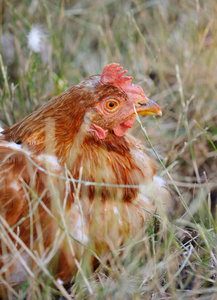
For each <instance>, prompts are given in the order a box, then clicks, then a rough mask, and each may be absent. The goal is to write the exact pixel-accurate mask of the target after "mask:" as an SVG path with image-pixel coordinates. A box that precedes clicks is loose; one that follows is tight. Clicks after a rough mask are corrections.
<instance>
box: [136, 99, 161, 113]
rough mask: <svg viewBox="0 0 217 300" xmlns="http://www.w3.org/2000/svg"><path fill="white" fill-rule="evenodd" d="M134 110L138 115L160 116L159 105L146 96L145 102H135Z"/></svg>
mask: <svg viewBox="0 0 217 300" xmlns="http://www.w3.org/2000/svg"><path fill="white" fill-rule="evenodd" d="M136 111H137V114H138V115H149V116H162V111H161V109H160V107H159V106H158V105H157V104H156V103H155V102H154V101H152V100H150V99H148V98H147V101H146V102H143V101H141V100H140V101H138V102H137V105H136Z"/></svg>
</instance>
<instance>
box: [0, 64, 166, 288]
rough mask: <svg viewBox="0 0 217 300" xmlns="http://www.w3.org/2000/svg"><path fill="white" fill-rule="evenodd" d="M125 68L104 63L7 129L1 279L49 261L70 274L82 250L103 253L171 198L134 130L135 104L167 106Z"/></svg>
mask: <svg viewBox="0 0 217 300" xmlns="http://www.w3.org/2000/svg"><path fill="white" fill-rule="evenodd" d="M122 69H123V68H122V67H119V65H118V64H116V63H112V64H109V65H107V66H106V67H105V68H104V70H103V72H102V75H101V76H100V75H95V76H90V77H89V78H87V79H85V80H83V81H82V82H80V83H79V84H77V85H75V86H73V87H70V88H69V89H68V90H67V91H65V92H63V93H62V94H60V95H59V96H57V97H54V98H53V99H51V100H50V101H49V102H47V103H46V104H45V105H43V106H42V107H41V108H40V109H39V110H37V111H35V112H33V113H32V114H30V115H29V116H27V117H26V118H24V119H23V120H21V121H19V122H17V123H16V124H14V125H13V126H11V127H9V128H7V129H5V130H4V131H2V132H1V134H0V165H1V169H0V220H1V222H0V227H1V229H0V230H1V233H2V234H1V246H0V251H1V252H0V254H1V256H0V266H1V267H2V271H1V273H0V276H1V279H2V280H0V281H2V288H3V286H4V284H6V282H7V283H8V284H9V285H10V286H13V285H16V284H18V283H20V282H22V281H25V280H27V279H28V278H29V277H34V272H35V274H37V272H39V271H41V272H45V273H46V271H45V267H46V270H49V272H50V273H49V274H54V275H55V278H56V279H61V281H63V282H70V280H71V278H72V276H73V275H74V274H75V273H76V272H77V270H78V269H79V270H80V271H81V258H82V257H85V259H84V260H83V261H84V263H87V264H89V265H91V264H93V260H94V259H93V257H94V255H93V254H92V253H94V252H95V253H96V254H95V259H96V257H97V255H98V256H100V258H101V259H102V260H103V255H104V254H105V253H108V251H113V249H117V248H118V247H119V246H121V245H122V244H123V243H124V242H125V241H126V240H127V239H129V238H134V237H135V236H136V235H139V234H141V228H142V227H143V225H144V223H145V222H146V220H147V218H148V217H149V216H150V214H149V213H148V212H147V211H150V212H154V211H155V210H156V204H154V200H155V199H156V198H158V197H157V196H159V195H161V197H160V200H161V202H158V203H157V207H158V211H160V210H161V209H162V207H161V205H160V204H162V206H163V204H165V203H166V202H167V201H168V198H169V197H168V194H167V191H166V189H165V188H164V186H163V185H162V184H160V180H154V178H155V179H156V177H155V173H156V165H155V163H154V162H153V161H152V159H151V158H150V157H149V156H148V155H147V154H145V152H144V149H143V146H142V144H141V142H140V141H139V140H137V139H135V138H134V137H133V136H131V135H129V134H127V130H128V129H129V128H131V127H132V126H133V123H134V117H135V111H136V112H137V114H138V115H156V116H160V115H161V114H162V113H161V110H160V108H159V107H158V105H157V104H156V103H154V102H153V101H151V100H149V99H148V98H147V97H146V96H145V94H144V92H143V90H142V88H141V87H140V86H138V85H134V84H132V83H131V80H132V77H128V76H123V75H124V74H125V73H126V72H127V71H123V70H122ZM98 183H99V184H98ZM120 185H121V186H120ZM123 185H127V187H123ZM135 186H136V187H135ZM139 186H143V194H142V193H141V189H140V188H139ZM144 186H146V188H144ZM143 208H145V209H143ZM86 248H88V249H91V251H92V252H91V253H90V251H88V250H85V249H86ZM47 272H48V271H47ZM46 274H47V273H46ZM52 278H53V277H52ZM55 282H57V281H55Z"/></svg>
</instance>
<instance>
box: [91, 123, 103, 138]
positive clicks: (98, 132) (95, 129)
mask: <svg viewBox="0 0 217 300" xmlns="http://www.w3.org/2000/svg"><path fill="white" fill-rule="evenodd" d="M87 131H88V132H91V131H92V132H94V133H95V134H96V136H97V137H98V138H99V139H100V140H103V139H105V138H106V131H105V130H104V129H103V128H102V127H100V126H97V125H96V124H94V123H91V124H90V125H89V128H88V129H87Z"/></svg>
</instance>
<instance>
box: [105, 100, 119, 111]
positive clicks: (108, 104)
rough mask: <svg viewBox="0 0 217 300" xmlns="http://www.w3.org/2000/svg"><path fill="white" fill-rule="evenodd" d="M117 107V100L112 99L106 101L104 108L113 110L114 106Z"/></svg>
mask: <svg viewBox="0 0 217 300" xmlns="http://www.w3.org/2000/svg"><path fill="white" fill-rule="evenodd" d="M117 107H118V102H117V101H115V100H112V101H107V102H106V108H107V109H108V110H114V109H115V108H117Z"/></svg>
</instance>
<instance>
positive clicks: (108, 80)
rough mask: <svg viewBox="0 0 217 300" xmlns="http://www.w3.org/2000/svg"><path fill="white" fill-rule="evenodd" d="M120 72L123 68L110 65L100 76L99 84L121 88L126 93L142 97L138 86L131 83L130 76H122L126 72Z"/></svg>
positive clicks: (142, 94) (142, 93)
mask: <svg viewBox="0 0 217 300" xmlns="http://www.w3.org/2000/svg"><path fill="white" fill-rule="evenodd" d="M122 70H123V67H119V64H116V63H111V64H109V65H107V66H105V68H104V69H103V72H102V75H101V82H102V83H103V84H107V85H112V86H115V87H118V88H121V89H123V90H124V91H125V92H126V93H129V94H132V93H133V94H139V95H141V96H143V97H144V96H145V95H144V92H143V89H142V88H141V87H140V86H138V85H135V84H132V83H131V81H132V79H133V77H132V76H123V75H124V74H126V73H127V70H125V71H122ZM145 97H146V96H145Z"/></svg>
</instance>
